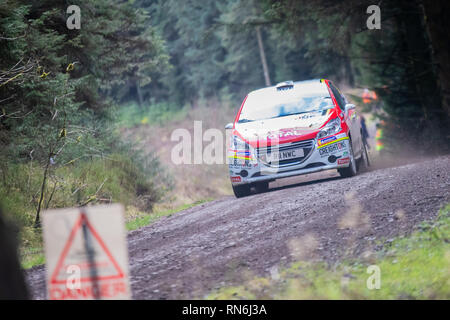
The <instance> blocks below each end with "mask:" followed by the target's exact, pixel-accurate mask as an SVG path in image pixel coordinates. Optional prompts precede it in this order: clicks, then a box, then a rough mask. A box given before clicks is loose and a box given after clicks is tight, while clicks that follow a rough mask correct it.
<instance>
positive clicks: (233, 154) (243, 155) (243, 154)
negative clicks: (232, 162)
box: [228, 150, 253, 160]
mask: <svg viewBox="0 0 450 320" xmlns="http://www.w3.org/2000/svg"><path fill="white" fill-rule="evenodd" d="M228 154H229V155H228V158H230V159H240V160H253V157H252V154H251V152H250V151H249V150H241V151H239V150H230V152H229V153H228Z"/></svg>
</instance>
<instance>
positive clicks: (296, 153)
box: [266, 148, 305, 162]
mask: <svg viewBox="0 0 450 320" xmlns="http://www.w3.org/2000/svg"><path fill="white" fill-rule="evenodd" d="M304 156H305V153H304V151H303V149H302V148H297V149H289V150H285V151H279V152H271V153H268V154H267V155H266V159H267V162H276V161H283V160H289V159H295V158H301V157H304Z"/></svg>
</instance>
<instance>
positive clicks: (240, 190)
mask: <svg viewBox="0 0 450 320" xmlns="http://www.w3.org/2000/svg"><path fill="white" fill-rule="evenodd" d="M231 187H232V188H233V192H234V195H235V196H236V198H243V197H246V196H248V195H250V185H249V184H243V185H239V186H231Z"/></svg>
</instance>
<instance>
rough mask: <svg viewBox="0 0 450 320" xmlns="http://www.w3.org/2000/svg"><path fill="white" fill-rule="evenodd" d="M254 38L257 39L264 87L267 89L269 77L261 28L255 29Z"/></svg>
mask: <svg viewBox="0 0 450 320" xmlns="http://www.w3.org/2000/svg"><path fill="white" fill-rule="evenodd" d="M256 38H257V39H258V47H259V55H260V57H261V64H262V67H263V71H264V80H265V83H266V86H267V87H269V86H270V85H271V84H270V77H269V68H268V67H267V60H266V54H265V52H264V46H263V41H262V37H261V27H259V26H258V27H256Z"/></svg>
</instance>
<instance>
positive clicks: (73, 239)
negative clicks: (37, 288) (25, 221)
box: [42, 204, 131, 300]
mask: <svg viewBox="0 0 450 320" xmlns="http://www.w3.org/2000/svg"><path fill="white" fill-rule="evenodd" d="M42 226H43V231H44V243H45V258H46V272H47V297H48V299H50V300H80V299H130V298H131V292H130V283H129V277H128V251H127V245H126V232H125V224H124V209H123V206H122V205H120V204H114V205H102V206H93V207H85V208H71V209H60V210H59V209H55V210H47V211H45V212H44V213H43V215H42Z"/></svg>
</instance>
